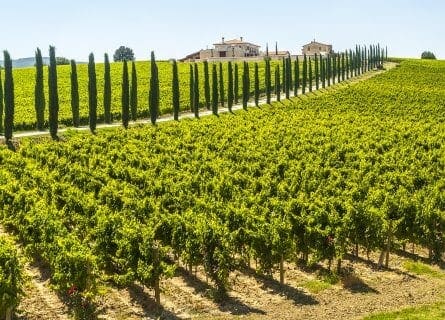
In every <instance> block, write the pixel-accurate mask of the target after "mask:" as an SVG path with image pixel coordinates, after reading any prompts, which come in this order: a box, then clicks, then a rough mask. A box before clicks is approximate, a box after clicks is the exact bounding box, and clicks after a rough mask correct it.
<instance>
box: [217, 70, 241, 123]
mask: <svg viewBox="0 0 445 320" xmlns="http://www.w3.org/2000/svg"><path fill="white" fill-rule="evenodd" d="M235 67H236V65H235ZM235 70H236V69H235ZM212 112H213V114H214V115H215V116H217V115H218V73H217V71H216V64H213V65H212Z"/></svg>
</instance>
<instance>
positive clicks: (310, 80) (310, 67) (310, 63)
mask: <svg viewBox="0 0 445 320" xmlns="http://www.w3.org/2000/svg"><path fill="white" fill-rule="evenodd" d="M313 82H314V80H313V78H312V59H311V57H309V92H312V84H313Z"/></svg>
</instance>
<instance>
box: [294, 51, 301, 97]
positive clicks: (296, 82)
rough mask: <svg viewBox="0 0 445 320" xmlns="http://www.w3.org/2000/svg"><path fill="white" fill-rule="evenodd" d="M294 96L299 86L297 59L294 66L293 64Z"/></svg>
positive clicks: (298, 62)
mask: <svg viewBox="0 0 445 320" xmlns="http://www.w3.org/2000/svg"><path fill="white" fill-rule="evenodd" d="M294 72H295V77H294V96H295V97H296V96H298V89H299V88H300V61H299V60H298V56H297V59H296V60H295V66H294Z"/></svg>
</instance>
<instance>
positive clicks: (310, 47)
mask: <svg viewBox="0 0 445 320" xmlns="http://www.w3.org/2000/svg"><path fill="white" fill-rule="evenodd" d="M302 53H303V54H306V55H314V54H321V55H327V54H331V53H334V51H333V50H332V44H324V43H321V42H317V41H315V39H314V40H313V41H312V42H311V43H308V44H305V45H304V46H303V50H302Z"/></svg>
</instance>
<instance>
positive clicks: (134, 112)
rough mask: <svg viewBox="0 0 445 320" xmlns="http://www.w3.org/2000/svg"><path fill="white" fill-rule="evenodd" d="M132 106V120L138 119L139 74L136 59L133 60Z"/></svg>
mask: <svg viewBox="0 0 445 320" xmlns="http://www.w3.org/2000/svg"><path fill="white" fill-rule="evenodd" d="M130 108H131V109H130V110H131V120H133V121H136V119H137V117H138V75H137V71H136V64H135V63H134V61H132V62H131V88H130Z"/></svg>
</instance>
